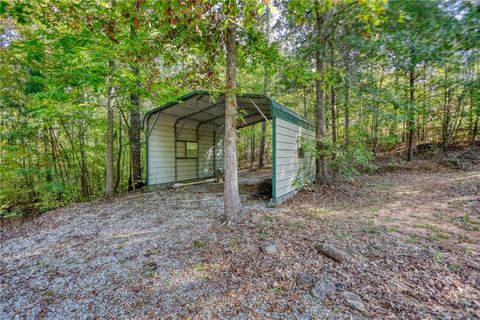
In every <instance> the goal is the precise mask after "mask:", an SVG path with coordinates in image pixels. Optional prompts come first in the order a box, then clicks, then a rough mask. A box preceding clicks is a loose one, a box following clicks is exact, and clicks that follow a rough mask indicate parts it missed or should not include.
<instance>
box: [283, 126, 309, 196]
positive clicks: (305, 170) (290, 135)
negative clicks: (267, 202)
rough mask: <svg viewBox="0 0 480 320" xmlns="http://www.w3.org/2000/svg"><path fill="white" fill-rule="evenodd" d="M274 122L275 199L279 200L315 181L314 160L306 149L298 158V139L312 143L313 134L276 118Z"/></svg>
mask: <svg viewBox="0 0 480 320" xmlns="http://www.w3.org/2000/svg"><path fill="white" fill-rule="evenodd" d="M275 122H276V127H275V141H276V150H275V197H276V198H280V197H282V196H284V195H286V194H288V193H290V192H292V191H294V190H295V189H298V188H299V187H300V186H301V182H302V181H303V182H305V181H313V180H314V179H315V159H313V157H312V156H311V154H309V152H308V150H306V149H305V150H304V151H305V155H304V157H303V158H299V157H298V148H299V144H300V139H304V141H305V142H310V143H313V141H314V140H315V132H313V131H312V130H309V129H305V128H303V127H301V126H299V125H296V124H293V123H290V122H288V121H285V120H283V119H280V118H278V117H277V118H276V119H275Z"/></svg>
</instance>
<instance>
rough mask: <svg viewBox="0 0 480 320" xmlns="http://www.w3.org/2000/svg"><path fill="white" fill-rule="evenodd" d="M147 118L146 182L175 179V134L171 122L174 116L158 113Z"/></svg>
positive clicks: (173, 120) (161, 181)
mask: <svg viewBox="0 0 480 320" xmlns="http://www.w3.org/2000/svg"><path fill="white" fill-rule="evenodd" d="M156 116H157V115H153V116H152V117H150V118H149V121H148V128H149V130H151V133H150V136H149V138H148V183H149V184H159V183H167V182H172V181H174V180H175V142H174V141H175V134H174V132H173V123H174V122H175V119H176V118H175V117H173V116H168V115H163V114H159V117H158V119H157V122H156V124H155V127H154V128H153V129H152V125H153V123H154V122H155V118H156Z"/></svg>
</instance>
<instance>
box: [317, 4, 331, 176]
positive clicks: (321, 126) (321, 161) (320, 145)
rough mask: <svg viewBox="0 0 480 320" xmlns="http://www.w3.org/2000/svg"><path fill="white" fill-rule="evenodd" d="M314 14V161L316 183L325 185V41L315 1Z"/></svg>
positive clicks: (318, 8)
mask: <svg viewBox="0 0 480 320" xmlns="http://www.w3.org/2000/svg"><path fill="white" fill-rule="evenodd" d="M315 13H316V22H317V36H318V42H319V43H318V44H319V48H318V49H317V50H316V51H315V60H316V71H317V76H318V78H317V80H315V90H316V105H317V108H316V109H317V115H316V125H317V128H316V138H317V150H318V155H317V159H316V167H317V168H316V169H317V172H316V175H317V181H319V182H320V183H322V184H326V183H327V179H328V177H327V175H328V172H327V160H326V157H325V151H326V150H325V113H324V98H325V93H324V91H323V78H324V61H323V59H324V57H323V53H324V48H325V39H324V37H323V36H322V34H321V29H322V24H323V21H322V16H321V13H320V4H319V3H318V1H315Z"/></svg>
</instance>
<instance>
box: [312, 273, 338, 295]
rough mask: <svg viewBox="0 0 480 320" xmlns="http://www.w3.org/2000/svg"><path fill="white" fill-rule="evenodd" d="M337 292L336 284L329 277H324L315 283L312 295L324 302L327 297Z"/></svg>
mask: <svg viewBox="0 0 480 320" xmlns="http://www.w3.org/2000/svg"><path fill="white" fill-rule="evenodd" d="M334 292H335V282H334V281H333V280H332V279H330V278H329V277H327V276H325V277H322V278H321V279H320V280H318V281H317V282H315V285H314V286H313V288H312V295H313V296H314V297H315V298H319V299H320V300H324V299H325V298H326V297H327V296H329V295H331V294H333V293H334Z"/></svg>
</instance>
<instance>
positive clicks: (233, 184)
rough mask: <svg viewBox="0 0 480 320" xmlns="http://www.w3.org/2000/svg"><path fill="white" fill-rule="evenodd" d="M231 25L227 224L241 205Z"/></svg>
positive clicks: (234, 48) (231, 31) (236, 216)
mask: <svg viewBox="0 0 480 320" xmlns="http://www.w3.org/2000/svg"><path fill="white" fill-rule="evenodd" d="M235 38H236V34H235V29H234V26H233V25H230V26H229V27H228V28H227V30H226V32H225V42H226V43H225V45H226V50H227V69H226V89H227V90H226V97H225V186H224V202H225V216H226V219H227V222H228V223H233V222H235V221H237V220H238V219H239V218H240V214H241V203H240V194H239V192H238V177H237V145H236V142H237V128H236V121H235V118H236V114H237V96H236V90H237V43H236V39H235Z"/></svg>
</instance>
